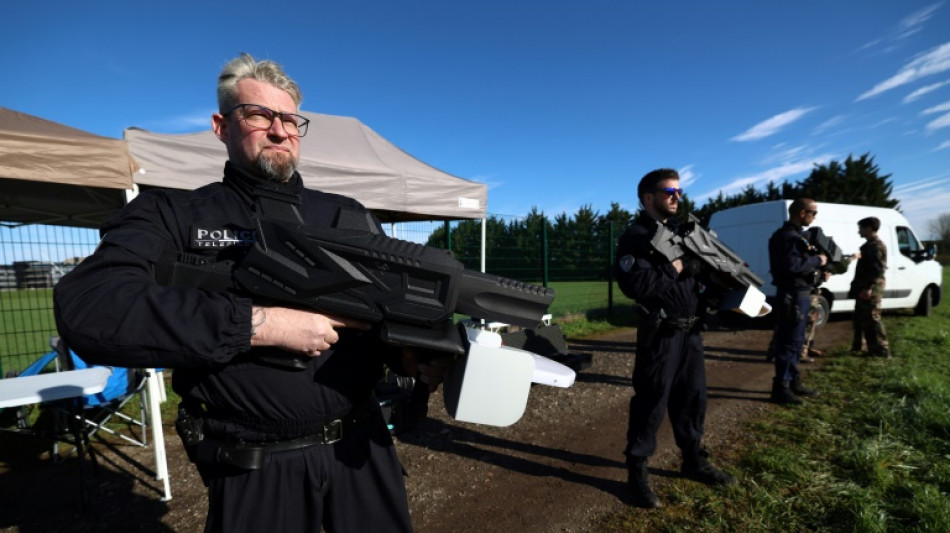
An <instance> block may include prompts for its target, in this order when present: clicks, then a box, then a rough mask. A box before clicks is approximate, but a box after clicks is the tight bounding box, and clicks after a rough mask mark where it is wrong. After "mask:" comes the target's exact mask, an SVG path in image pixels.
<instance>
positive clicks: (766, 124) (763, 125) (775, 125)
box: [730, 107, 814, 142]
mask: <svg viewBox="0 0 950 533" xmlns="http://www.w3.org/2000/svg"><path fill="white" fill-rule="evenodd" d="M812 109H814V108H813V107H808V108H806V107H798V108H795V109H792V110H789V111H786V112H784V113H779V114H778V115H775V116H774V117H772V118H770V119H768V120H764V121H762V122H760V123H758V124H756V125H755V126H752V127H751V128H749V129H748V130H746V131H745V132H743V133H740V134H739V135H736V136H735V137H733V138H732V139H730V140H733V141H738V142H745V141H757V140H759V139H764V138H766V137H769V136H771V135H775V134H776V133H778V132H779V130H781V129H782V128H784V127H785V126H788V125H789V124H791V123H792V122H795V121H796V120H798V119H800V118H802V117H803V116H805V114H806V113H808V112H809V111H811V110H812Z"/></svg>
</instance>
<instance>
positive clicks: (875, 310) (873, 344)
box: [851, 294, 890, 357]
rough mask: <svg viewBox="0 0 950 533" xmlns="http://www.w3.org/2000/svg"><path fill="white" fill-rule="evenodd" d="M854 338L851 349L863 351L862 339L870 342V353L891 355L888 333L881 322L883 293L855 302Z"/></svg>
mask: <svg viewBox="0 0 950 533" xmlns="http://www.w3.org/2000/svg"><path fill="white" fill-rule="evenodd" d="M852 325H853V326H854V340H853V342H852V343H851V351H854V352H859V351H861V341H862V340H864V341H866V342H867V344H868V354H869V355H872V356H884V357H887V356H889V355H890V349H889V348H888V345H887V333H886V332H885V331H884V323H883V322H881V295H880V294H874V295H872V296H871V298H870V299H868V300H862V299H860V298H859V299H857V300H855V302H854V320H853V321H852Z"/></svg>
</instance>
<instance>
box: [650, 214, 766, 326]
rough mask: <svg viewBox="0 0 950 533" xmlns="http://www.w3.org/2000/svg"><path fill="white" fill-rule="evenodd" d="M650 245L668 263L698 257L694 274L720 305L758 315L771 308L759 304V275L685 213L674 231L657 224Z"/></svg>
mask: <svg viewBox="0 0 950 533" xmlns="http://www.w3.org/2000/svg"><path fill="white" fill-rule="evenodd" d="M650 244H651V245H652V246H653V249H654V250H656V251H657V252H658V253H659V254H661V255H662V256H664V257H665V258H666V259H668V260H669V261H671V262H672V261H675V260H677V259H684V258H685V259H689V258H694V259H696V260H698V261H699V263H700V273H699V274H698V277H699V279H700V280H701V281H702V282H703V283H705V285H706V286H707V288H708V289H711V290H713V291H715V294H716V296H718V297H719V298H718V299H719V301H720V307H721V308H723V309H734V310H740V311H741V312H743V313H746V314H749V315H750V316H761V315H762V314H765V313H768V312H769V310H771V308H770V307H768V306H763V305H762V304H764V302H765V295H764V294H762V293H761V292H760V291H759V290H758V289H759V287H761V286H762V278H760V277H758V276H757V275H756V274H755V272H752V270H751V269H750V268H749V267H748V265H746V263H745V261H743V260H742V258H741V257H739V256H738V255H737V254H736V253H735V252H733V251H732V249H730V248H729V247H728V246H726V245H725V244H724V243H723V242H722V241H720V240H719V239H718V238H716V236H714V235H713V234H712V233H710V232H708V231H706V229H705V228H703V227H702V225H700V223H699V219H698V218H696V217H695V216H693V215H689V221H688V222H686V223H685V224H682V225H680V227H679V229H678V230H677V231H673V230H671V229H670V228H668V227H666V226H664V225H663V224H659V225H658V226H657V230H656V233H654V235H653V239H652V240H651V241H650Z"/></svg>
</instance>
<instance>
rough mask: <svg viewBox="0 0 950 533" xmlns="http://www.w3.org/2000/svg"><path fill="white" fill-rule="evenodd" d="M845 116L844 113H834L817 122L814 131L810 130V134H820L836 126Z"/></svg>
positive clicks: (842, 121) (841, 122)
mask: <svg viewBox="0 0 950 533" xmlns="http://www.w3.org/2000/svg"><path fill="white" fill-rule="evenodd" d="M846 118H847V116H846V115H835V116H833V117H831V118H829V119H828V120H826V121H824V122H822V123H821V124H819V125H818V127H817V128H815V131H813V132H812V135H820V134H822V133H824V132H826V131H828V130H830V129H831V128H834V127H837V126H838V125H839V124H843V123H844V120H845V119H846Z"/></svg>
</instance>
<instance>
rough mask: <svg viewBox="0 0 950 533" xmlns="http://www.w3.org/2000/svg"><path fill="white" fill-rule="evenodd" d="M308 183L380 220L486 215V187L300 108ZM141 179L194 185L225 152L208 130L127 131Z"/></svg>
mask: <svg viewBox="0 0 950 533" xmlns="http://www.w3.org/2000/svg"><path fill="white" fill-rule="evenodd" d="M301 114H303V115H304V116H306V117H307V118H309V119H310V120H311V123H310V128H309V131H308V133H307V135H306V136H305V137H303V138H302V139H301V147H300V154H301V158H300V167H299V171H300V174H301V176H303V179H304V183H305V185H306V186H307V187H308V188H312V189H319V190H322V191H326V192H332V193H337V194H343V195H346V196H349V197H351V198H355V199H357V200H359V201H360V202H362V203H363V205H365V206H366V207H367V208H369V209H371V210H373V211H374V212H376V213H377V215H378V216H379V217H380V219H382V220H384V221H405V220H453V219H463V218H464V219H477V218H484V217H485V207H486V203H487V196H488V193H487V186H486V185H484V184H481V183H476V182H473V181H469V180H466V179H462V178H459V177H456V176H453V175H451V174H447V173H445V172H442V171H441V170H438V169H436V168H434V167H432V166H429V165H427V164H426V163H424V162H422V161H420V160H418V159H416V158H415V157H413V156H411V155H409V154H407V153H406V152H404V151H402V150H401V149H400V148H398V147H397V146H395V145H393V144H392V143H390V142H389V141H387V140H386V139H384V138H383V137H382V136H380V135H379V134H378V133H376V132H375V131H373V130H372V129H371V128H369V127H368V126H366V125H365V124H363V123H362V122H360V121H359V120H357V119H355V118H352V117H342V116H334V115H323V114H319V113H310V112H307V111H302V112H301ZM125 140H126V141H127V142H128V144H129V150H130V151H131V152H132V154H133V156H134V157H135V159H136V161H137V162H138V163H139V164H140V165H141V167H142V170H141V171H140V172H139V173H138V174H136V176H135V182H136V183H138V184H139V185H143V186H152V187H166V188H177V189H195V188H198V187H201V186H203V185H206V184H208V183H211V182H215V181H219V180H220V179H221V172H222V169H223V167H224V161H225V160H226V159H227V151H226V149H225V146H224V144H223V143H222V142H221V141H219V140H218V138H217V137H216V136H215V135H214V133H213V132H212V131H211V130H207V131H202V132H199V133H190V134H183V135H169V134H160V133H152V132H148V131H145V130H141V129H138V128H129V129H127V130H125Z"/></svg>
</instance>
